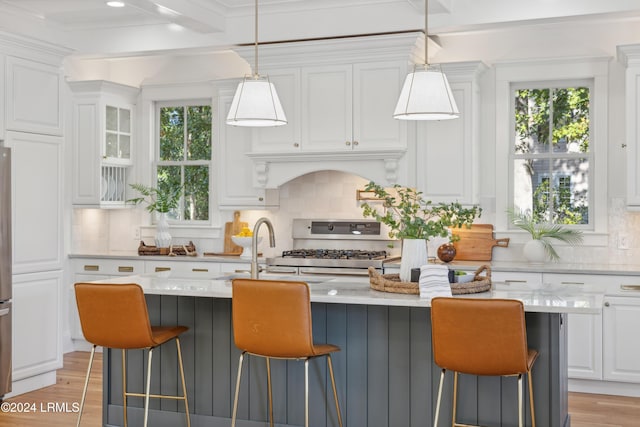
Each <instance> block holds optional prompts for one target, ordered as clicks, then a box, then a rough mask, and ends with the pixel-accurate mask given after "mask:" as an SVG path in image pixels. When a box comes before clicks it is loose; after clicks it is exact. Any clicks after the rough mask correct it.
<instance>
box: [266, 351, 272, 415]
mask: <svg viewBox="0 0 640 427" xmlns="http://www.w3.org/2000/svg"><path fill="white" fill-rule="evenodd" d="M265 359H266V361H267V389H268V393H269V425H270V426H271V427H273V394H272V393H271V362H270V360H269V358H268V357H265Z"/></svg>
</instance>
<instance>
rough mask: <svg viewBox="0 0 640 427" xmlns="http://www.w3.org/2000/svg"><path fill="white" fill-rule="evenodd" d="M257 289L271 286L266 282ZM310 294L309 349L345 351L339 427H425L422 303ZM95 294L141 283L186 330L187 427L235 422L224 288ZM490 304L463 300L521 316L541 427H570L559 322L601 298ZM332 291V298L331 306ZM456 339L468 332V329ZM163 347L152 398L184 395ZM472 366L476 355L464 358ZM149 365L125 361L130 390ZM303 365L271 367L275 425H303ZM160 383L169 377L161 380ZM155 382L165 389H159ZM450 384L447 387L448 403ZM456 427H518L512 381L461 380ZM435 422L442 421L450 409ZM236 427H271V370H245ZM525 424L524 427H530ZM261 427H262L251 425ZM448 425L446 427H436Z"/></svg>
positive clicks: (111, 366)
mask: <svg viewBox="0 0 640 427" xmlns="http://www.w3.org/2000/svg"><path fill="white" fill-rule="evenodd" d="M262 278H264V279H270V278H276V277H273V276H269V275H264V276H262ZM306 279H307V280H308V282H309V285H310V289H311V301H312V311H313V328H314V331H313V332H314V337H315V339H316V341H317V342H330V343H333V344H336V345H339V346H340V347H341V349H342V351H340V352H339V353H337V354H336V355H335V356H334V368H335V372H336V380H337V387H338V395H339V398H340V400H341V405H342V411H343V419H344V421H345V427H347V426H349V427H354V426H362V427H365V426H366V427H376V426H381V427H398V426H412V427H413V426H416V427H417V426H427V425H431V423H432V420H433V412H434V409H435V397H436V393H437V387H438V379H439V372H440V369H439V368H438V367H437V366H436V365H435V364H434V363H433V358H432V352H431V322H430V308H429V302H428V300H426V299H422V298H420V297H418V296H415V295H399V294H388V293H381V292H377V291H374V290H371V289H370V288H369V284H368V281H367V280H366V279H363V278H344V277H341V278H335V279H327V278H318V277H309V278H306ZM100 282H102V283H139V284H140V285H142V287H143V288H144V290H145V293H146V295H147V301H148V306H149V315H150V317H151V320H152V323H154V324H176V323H179V324H183V325H185V326H188V327H189V328H190V330H189V331H188V332H187V333H185V334H184V336H183V338H182V339H181V342H182V345H183V356H184V359H185V361H184V363H185V370H186V379H187V388H188V393H189V396H188V397H189V406H190V410H191V412H192V420H193V425H212V426H228V425H229V423H230V417H231V408H232V400H233V392H234V387H235V375H236V372H237V371H236V370H237V363H238V356H239V351H238V350H237V349H236V348H235V346H234V344H233V336H232V325H231V281H230V277H222V278H213V279H204V278H202V277H201V276H199V277H197V278H196V277H182V278H179V277H159V275H158V274H150V275H140V276H127V277H121V278H117V279H110V280H104V281H100ZM494 285H495V286H494V288H493V289H492V290H491V291H489V292H485V293H480V294H474V295H466V296H464V297H465V298H516V299H520V300H522V301H523V302H524V304H525V310H526V311H527V313H526V322H527V333H528V340H529V345H530V346H531V347H533V348H536V349H537V350H538V351H539V352H540V357H539V359H538V360H537V362H536V364H535V366H534V369H533V376H534V395H535V403H536V419H537V424H538V425H544V426H549V427H552V426H558V427H560V426H563V427H564V426H569V425H570V417H569V414H568V410H567V393H568V391H567V355H566V345H567V334H566V331H567V328H566V313H583V314H588V313H592V314H598V313H601V307H602V299H603V293H602V292H600V291H599V289H598V288H597V287H588V288H587V287H584V288H580V289H576V288H575V287H572V288H570V289H569V288H566V287H545V288H543V289H529V288H526V287H517V286H514V285H503V284H500V283H496V284H494ZM330 290H336V291H337V293H336V294H335V295H332V294H333V292H331V294H330V293H329V291H330ZM460 327H464V325H463V324H461V325H460ZM172 347H173V346H172V345H168V346H162V347H161V348H160V351H159V353H160V355H159V357H157V358H154V360H155V361H156V363H155V364H154V371H155V372H154V376H153V378H152V393H167V394H170V393H176V392H178V389H179V382H178V377H177V375H175V372H176V369H177V362H176V354H175V349H174V348H172ZM104 357H105V358H104V383H103V384H104V385H103V387H104V393H103V400H104V401H103V418H104V419H103V423H104V425H108V426H116V425H122V395H121V391H122V386H121V369H120V365H121V360H120V352H119V351H105V356H104ZM469 357H473V355H469ZM144 364H145V358H144V357H143V354H142V352H141V351H130V352H129V355H128V361H127V367H128V375H129V389H130V390H132V391H133V390H134V389H137V390H142V384H143V381H142V375H143V372H144V371H145V369H144ZM303 371H304V369H303V364H302V363H300V362H295V361H282V360H275V361H273V362H272V377H273V378H272V380H273V387H274V416H275V422H276V424H278V425H303V424H304V403H303V402H304V392H303V384H304V377H303V375H304V374H303ZM160 372H163V373H166V374H164V375H161V376H160V375H159V374H160ZM310 375H311V377H312V378H311V379H310V390H309V392H310V405H311V408H310V419H311V424H312V425H314V426H316V425H323V426H325V425H326V426H337V425H338V424H337V418H336V415H335V409H334V408H333V407H332V404H331V402H332V400H331V399H332V397H331V389H330V387H327V385H328V373H327V369H326V364H325V363H324V360H318V361H313V362H312V364H311V370H310ZM159 378H161V380H160V379H159ZM451 389H452V381H451V378H448V381H447V383H446V385H445V396H450V394H451ZM459 393H460V400H459V405H458V414H459V417H458V419H459V421H461V422H465V423H469V424H484V425H502V426H511V425H516V424H517V393H516V379H515V378H496V377H475V376H468V375H461V378H460V383H459ZM443 404H444V406H443V409H442V412H441V418H445V419H447V418H448V419H449V421H448V422H449V423H450V416H451V410H450V399H448V398H447V399H444V402H443ZM150 405H151V406H150V409H151V422H152V423H153V425H156V426H177V425H182V423H183V422H184V418H183V415H182V414H181V412H180V411H181V408H180V405H178V404H177V403H176V402H171V401H157V400H155V401H153V400H152V402H151V404H150ZM141 408H142V401H141V399H130V410H129V416H130V419H131V422H132V423H133V422H136V418H140V419H141V417H142V409H141ZM238 414H239V415H238V417H239V419H238V426H240V427H242V426H255V425H259V423H264V422H266V421H267V419H268V417H267V399H266V369H265V364H264V361H263V360H262V359H259V358H251V359H250V362H249V365H248V375H245V376H243V382H242V384H241V399H240V407H239V412H238ZM526 419H527V422H530V421H529V415H528V412H527V415H526ZM256 423H258V424H256ZM441 423H442V425H445V424H446V423H447V421H446V420H445V421H442V420H441Z"/></svg>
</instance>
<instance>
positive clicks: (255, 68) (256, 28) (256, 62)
mask: <svg viewBox="0 0 640 427" xmlns="http://www.w3.org/2000/svg"><path fill="white" fill-rule="evenodd" d="M255 20H256V25H255V36H256V43H255V54H254V59H255V67H254V68H253V73H254V74H253V75H254V77H255V78H256V79H257V78H258V76H259V74H258V0H256V17H255Z"/></svg>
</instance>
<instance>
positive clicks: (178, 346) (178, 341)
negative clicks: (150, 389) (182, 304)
mask: <svg viewBox="0 0 640 427" xmlns="http://www.w3.org/2000/svg"><path fill="white" fill-rule="evenodd" d="M176 348H177V349H178V363H179V364H180V378H181V379H182V395H183V396H184V412H185V414H186V416H187V427H191V418H190V417H189V402H188V401H187V385H186V383H185V382H184V365H183V364H182V351H181V349H180V339H179V338H178V337H176Z"/></svg>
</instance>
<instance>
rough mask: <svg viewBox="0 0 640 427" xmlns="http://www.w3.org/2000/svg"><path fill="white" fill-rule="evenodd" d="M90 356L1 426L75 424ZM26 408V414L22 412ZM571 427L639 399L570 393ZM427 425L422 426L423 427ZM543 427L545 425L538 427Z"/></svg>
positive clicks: (625, 418) (620, 416)
mask: <svg viewBox="0 0 640 427" xmlns="http://www.w3.org/2000/svg"><path fill="white" fill-rule="evenodd" d="M88 360H89V353H83V352H76V353H67V354H65V356H64V367H63V368H62V369H61V370H60V371H58V381H57V384H55V385H52V386H50V387H46V388H43V389H41V390H37V391H34V392H32V393H27V394H24V395H21V396H17V397H15V398H12V399H7V400H6V401H5V402H8V403H9V404H10V405H12V406H14V409H20V408H22V412H18V413H8V412H5V411H2V412H0V427H40V426H42V427H44V426H48V427H57V426H73V425H75V423H76V418H77V412H76V408H77V407H78V406H79V405H80V397H81V394H82V387H83V386H84V376H85V374H86V369H87V363H88ZM91 375H92V380H91V381H90V383H89V392H88V395H87V402H86V403H85V410H84V415H83V417H82V426H83V427H97V426H100V425H101V419H102V389H101V387H102V381H101V375H102V356H101V355H100V354H96V360H95V361H94V366H93V370H92V373H91ZM25 408H28V410H29V412H25V411H26V409H25ZM569 412H570V413H571V426H572V427H637V426H640V398H631V397H620V396H605V395H599V394H582V393H570V394H569ZM426 425H428V423H427V424H425V426H426ZM538 427H545V426H538Z"/></svg>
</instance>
